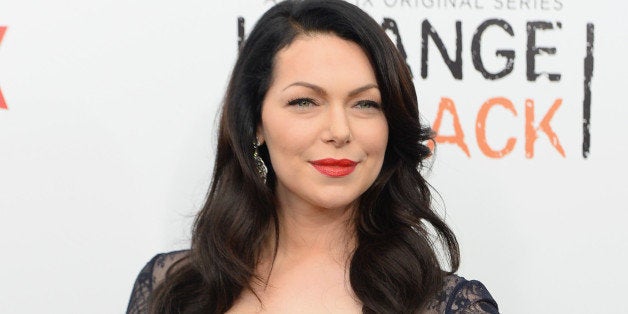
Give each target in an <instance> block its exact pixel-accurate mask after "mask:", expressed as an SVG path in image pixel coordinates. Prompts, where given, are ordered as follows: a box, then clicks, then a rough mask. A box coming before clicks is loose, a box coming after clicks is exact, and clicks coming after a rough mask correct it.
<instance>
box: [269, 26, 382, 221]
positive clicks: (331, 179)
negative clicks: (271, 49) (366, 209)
mask: <svg viewBox="0 0 628 314" xmlns="http://www.w3.org/2000/svg"><path fill="white" fill-rule="evenodd" d="M257 137H258V139H259V140H260V141H263V142H265V143H266V145H267V147H268V152H269V153H270V159H271V163H272V166H273V169H274V170H275V174H276V177H277V186H276V193H277V197H278V200H279V202H280V205H281V206H282V207H283V208H285V209H290V208H294V207H303V206H309V207H314V208H318V209H329V208H334V209H342V208H349V207H350V206H352V205H353V204H355V201H356V200H357V199H358V198H359V197H360V195H362V193H364V192H365V191H366V190H367V189H368V188H369V187H370V186H371V184H373V182H374V181H375V178H376V177H377V175H378V174H379V172H380V169H381V167H382V163H383V161H384V154H385V152H386V144H387V141H388V123H387V122H386V118H385V116H384V113H383V111H382V110H381V95H380V92H379V89H378V86H377V80H376V78H375V73H374V71H373V68H372V67H371V64H370V62H369V59H368V57H367V56H366V54H365V53H364V52H363V51H362V49H361V48H360V46H358V45H357V44H355V43H353V42H351V41H347V40H344V39H341V38H340V37H337V36H335V35H332V34H315V35H312V36H299V37H297V38H296V39H295V40H294V41H293V42H292V43H291V44H290V45H289V46H287V47H286V48H284V49H282V50H280V51H279V52H278V53H277V55H276V58H275V65H274V69H273V81H272V84H271V86H270V88H269V90H268V92H267V93H266V96H265V98H264V103H263V105H262V121H261V123H260V125H259V127H258V132H257Z"/></svg>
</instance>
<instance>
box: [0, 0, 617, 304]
mask: <svg viewBox="0 0 628 314" xmlns="http://www.w3.org/2000/svg"><path fill="white" fill-rule="evenodd" d="M351 2H353V3H356V4H358V5H360V6H361V7H362V8H364V9H365V10H366V11H367V12H369V13H370V14H372V16H373V17H374V18H375V19H376V20H378V21H379V22H381V21H383V19H384V18H391V19H393V20H395V21H396V24H397V26H398V30H399V34H400V36H401V38H402V42H403V45H404V48H405V50H406V52H407V53H408V63H409V65H410V67H411V69H412V71H413V73H414V75H415V83H416V85H417V89H418V93H419V95H420V96H419V97H420V103H421V110H422V115H423V117H424V119H425V120H426V121H427V122H429V123H433V122H434V121H435V120H436V117H437V113H438V111H439V103H440V102H441V99H442V98H449V99H451V100H452V101H453V103H454V105H455V109H456V113H457V116H458V121H459V125H460V129H459V130H456V129H455V128H454V119H453V118H452V111H451V110H449V111H447V110H444V111H442V112H441V113H442V120H441V126H440V132H441V134H442V135H444V136H447V135H454V134H455V133H456V132H457V135H458V139H461V138H462V137H461V133H460V132H462V133H464V139H463V141H464V143H465V145H466V147H467V150H468V156H467V154H466V153H465V152H464V151H463V149H461V146H458V145H455V144H451V143H441V144H440V145H439V146H438V149H437V153H436V159H435V161H434V164H433V167H432V170H431V172H430V173H428V174H427V176H428V179H429V180H430V182H431V183H432V184H433V185H434V186H435V188H436V189H437V190H438V191H439V192H440V195H441V197H442V200H439V201H438V203H437V207H438V209H439V210H440V211H441V212H446V217H447V221H448V222H449V223H450V224H451V225H452V226H453V228H454V230H455V231H456V233H457V235H458V237H459V240H460V242H461V246H462V266H461V269H460V274H462V275H463V276H465V277H467V278H477V279H480V280H481V281H483V282H484V283H485V285H486V286H487V287H488V288H489V290H490V291H491V293H492V294H493V296H494V297H495V298H496V299H497V301H498V303H499V305H500V309H501V310H502V311H503V312H505V313H593V312H595V313H617V312H621V311H625V304H624V302H623V295H624V292H625V287H624V285H623V283H624V282H626V280H628V276H627V275H626V274H625V272H624V270H623V268H624V265H625V264H626V263H627V262H628V258H627V257H628V253H627V252H628V244H627V242H628V241H627V239H628V231H626V230H625V228H623V227H624V224H625V221H626V220H627V218H628V214H627V213H626V212H627V209H628V206H627V205H626V201H625V199H624V196H625V195H626V194H628V184H627V183H626V182H625V178H626V176H627V175H628V166H626V164H625V162H622V161H623V160H622V159H623V158H624V157H625V156H626V155H628V145H627V144H626V143H625V140H626V137H627V136H628V128H627V126H626V125H627V124H626V122H625V121H624V120H625V119H626V118H628V106H626V105H625V99H624V98H623V96H622V95H623V89H625V85H626V83H627V82H626V71H627V70H628V64H627V61H626V58H625V55H626V53H627V52H628V44H627V41H626V32H628V26H626V25H627V24H626V23H625V21H624V20H623V19H624V16H623V14H624V12H626V11H627V10H628V5H627V4H626V3H625V2H620V1H610V0H606V1H595V2H594V1H570V0H530V1H519V0H516V1H515V0H510V1H507V0H472V1H461V0H448V1H445V0H405V1H401V0H371V1H366V0H365V1H363V0H359V1H351ZM272 3H273V1H267V0H248V1H244V0H241V1H224V2H220V3H218V2H210V1H200V0H188V1H179V2H176V3H175V2H173V1H155V0H152V1H149V0H135V1H113V0H109V1H105V0H100V1H80V0H53V1H50V0H48V1H46V0H21V1H10V0H0V27H6V29H5V30H6V31H5V33H4V36H3V37H2V38H1V41H0V91H1V92H2V95H3V96H4V103H2V102H0V248H1V249H2V257H1V258H0V313H121V312H123V311H124V310H125V308H126V303H127V301H128V296H129V294H130V291H131V287H132V284H133V281H134V279H135V276H136V275H137V273H138V272H139V270H140V269H141V267H142V266H143V265H144V263H145V262H147V261H148V260H149V259H150V258H151V257H152V256H153V255H154V254H156V253H158V252H162V251H170V250H174V249H179V248H186V247H187V246H188V243H189V230H190V224H191V222H192V219H193V215H194V213H195V212H196V211H197V210H198V209H199V206H200V205H201V204H202V201H203V197H204V194H205V191H206V189H207V185H208V182H209V177H210V175H211V168H212V162H213V161H212V155H213V153H214V145H215V136H214V130H215V126H216V117H215V115H216V109H217V108H218V105H219V103H220V101H221V98H222V94H223V92H224V88H225V85H226V82H227V79H228V75H229V71H230V68H231V66H232V65H233V63H234V60H235V57H236V51H237V49H236V45H237V18H238V17H239V16H241V17H243V18H244V19H245V29H246V32H247V33H248V31H250V29H251V28H252V26H253V24H254V21H255V20H257V18H258V17H259V16H260V15H261V13H262V12H263V11H265V10H266V9H268V8H269V7H270V6H271V5H272ZM452 3H454V4H456V6H455V7H452ZM525 3H527V4H528V7H526V6H525ZM493 18H494V19H503V20H504V21H506V22H507V23H508V24H509V25H511V26H512V29H513V34H514V36H510V35H508V34H507V33H505V32H504V31H503V30H501V29H499V28H497V27H492V28H488V29H487V30H486V32H485V33H484V35H483V37H482V46H481V47H482V49H481V51H482V52H481V56H482V58H483V60H484V64H485V66H486V67H487V69H489V70H490V71H492V72H497V71H499V70H500V69H501V68H503V66H504V59H503V58H500V57H496V56H495V50H496V49H511V50H514V51H515V59H514V69H513V71H512V73H510V74H509V75H508V76H506V77H504V78H502V79H499V80H494V81H491V80H487V79H484V77H483V76H482V75H481V74H480V72H478V71H477V70H475V68H474V66H473V62H472V55H471V41H472V37H473V35H474V33H475V32H476V28H477V27H478V26H479V25H480V24H481V23H482V22H483V21H485V20H487V19H493ZM425 20H427V21H428V22H429V23H430V24H431V25H432V26H433V28H434V30H435V31H436V32H437V33H438V34H439V36H440V37H441V38H442V40H443V43H444V46H445V47H446V49H447V51H448V53H449V56H450V57H452V58H453V57H454V51H455V43H456V41H455V40H456V33H455V23H456V21H460V22H461V35H462V41H461V43H462V46H461V49H462V54H461V59H462V68H461V70H462V79H455V78H453V76H452V74H451V73H450V72H449V70H448V68H447V66H446V65H445V63H444V62H443V58H442V57H441V55H440V54H439V53H438V50H437V49H436V46H435V45H434V43H433V41H432V40H431V39H430V41H429V44H428V51H429V52H428V57H429V58H428V62H427V64H428V72H427V75H426V76H425V77H422V76H421V25H422V23H423V21H425ZM531 21H547V22H550V23H551V24H552V26H553V29H551V30H544V31H543V30H536V32H535V34H536V44H537V46H544V47H555V48H556V53H555V54H553V55H552V54H541V55H538V56H536V57H535V58H536V71H537V72H551V73H560V74H561V79H560V80H559V81H554V82H550V81H549V80H548V77H547V76H544V75H542V76H540V77H539V78H538V79H537V80H536V81H528V80H527V79H526V45H527V40H528V39H527V30H526V23H528V22H531ZM558 23H560V25H561V26H560V28H559V27H558ZM587 23H591V24H593V25H594V38H595V40H594V49H593V57H594V69H593V77H592V83H591V93H592V98H591V99H592V100H591V124H590V125H591V128H590V129H591V139H590V144H591V146H590V154H589V156H588V158H584V157H583V155H582V142H583V136H582V119H583V116H582V112H583V101H584V79H585V78H584V58H585V56H586V52H587V47H586V44H587V41H586V34H587ZM1 30H2V28H0V34H1ZM391 35H394V34H391ZM393 37H394V36H393ZM495 97H503V98H506V99H508V100H509V101H510V102H511V103H512V108H511V109H512V110H511V111H509V110H507V109H505V108H503V107H493V108H492V109H491V110H490V111H489V113H488V118H487V119H486V122H485V130H486V143H487V145H488V146H490V147H492V148H493V149H494V150H500V149H501V148H503V147H504V146H505V143H506V141H507V140H508V138H511V137H512V138H515V140H516V142H515V144H514V146H513V147H512V150H511V151H510V152H509V153H507V154H505V155H503V156H502V157H501V158H491V157H488V156H487V154H486V153H484V152H483V151H482V150H481V148H480V145H479V144H478V142H477V135H476V124H477V123H476V122H477V121H476V117H477V115H478V112H480V108H481V106H482V104H483V103H484V102H486V101H487V100H489V99H491V98H495ZM526 99H532V100H533V101H534V115H535V118H534V119H531V118H530V117H529V116H528V118H526V106H525V103H526ZM556 99H562V105H561V106H560V107H559V108H558V109H557V110H556V112H555V114H554V116H553V117H552V118H551V120H549V125H550V126H551V130H552V131H553V132H554V133H555V134H556V136H557V138H558V140H559V142H556V141H554V142H552V141H550V140H549V137H548V135H547V134H546V132H543V131H542V130H540V129H538V130H537V131H536V133H537V136H538V139H537V140H536V142H534V143H533V144H534V145H533V146H534V155H533V156H529V157H530V158H529V157H526V149H525V147H526V136H528V140H529V139H531V136H530V135H533V134H534V130H535V129H536V128H537V126H539V123H540V122H541V120H542V119H543V117H545V116H546V113H547V112H548V110H549V108H550V107H551V106H552V104H553V103H554V101H555V100H556ZM4 107H6V108H4ZM513 112H514V113H513ZM515 114H516V115H515ZM526 119H528V122H529V123H531V124H530V125H529V130H528V131H529V132H532V133H529V134H528V135H526ZM532 120H533V121H532ZM557 143H560V146H561V147H562V150H563V152H564V156H563V155H561V153H559V150H558V149H557V148H556V145H557Z"/></svg>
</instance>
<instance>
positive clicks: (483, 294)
mask: <svg viewBox="0 0 628 314" xmlns="http://www.w3.org/2000/svg"><path fill="white" fill-rule="evenodd" d="M188 252H189V251H176V252H170V253H163V254H158V255H156V256H155V257H153V258H152V259H151V260H150V261H149V262H148V263H147V264H146V266H144V268H142V270H141V271H140V273H139V275H138V276H137V279H136V281H135V284H134V285H133V292H132V293H131V299H130V300H129V305H128V307H127V311H126V312H127V314H146V313H148V302H149V299H150V294H151V292H152V291H153V288H154V287H155V286H157V285H158V284H159V283H161V282H162V281H163V280H164V279H165V277H166V274H167V272H168V269H169V268H170V267H171V266H172V265H173V264H174V263H175V262H177V261H178V260H180V259H182V258H184V257H186V256H187V255H188ZM470 313H479V314H497V313H499V311H498V307H497V303H496V302H495V300H494V299H493V297H492V296H491V294H490V293H489V292H488V289H486V287H485V286H484V285H483V284H482V283H481V282H479V281H477V280H466V279H464V278H463V277H460V276H456V275H450V276H447V277H445V283H444V285H443V288H442V289H441V291H440V292H439V293H437V294H436V296H435V297H434V298H433V299H432V300H431V301H429V302H428V303H427V305H426V307H425V310H424V311H423V314H470Z"/></svg>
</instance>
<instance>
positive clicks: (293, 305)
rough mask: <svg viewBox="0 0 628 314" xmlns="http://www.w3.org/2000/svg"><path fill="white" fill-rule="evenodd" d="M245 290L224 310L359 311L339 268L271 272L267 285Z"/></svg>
mask: <svg viewBox="0 0 628 314" xmlns="http://www.w3.org/2000/svg"><path fill="white" fill-rule="evenodd" d="M255 289H256V293H257V297H259V299H258V298H257V297H256V296H255V294H254V293H253V292H252V291H250V290H244V291H243V292H242V294H241V295H240V297H239V298H238V300H237V301H236V302H235V304H234V305H233V307H232V308H231V309H230V310H229V311H228V312H227V313H361V312H362V305H361V304H360V302H359V300H357V298H356V297H355V295H354V294H353V291H352V290H351V287H350V284H349V282H348V278H347V275H346V274H345V272H344V271H343V270H342V269H333V268H317V267H309V268H300V269H298V270H294V271H284V272H273V275H272V276H271V278H270V279H269V282H268V285H265V286H256V287H255Z"/></svg>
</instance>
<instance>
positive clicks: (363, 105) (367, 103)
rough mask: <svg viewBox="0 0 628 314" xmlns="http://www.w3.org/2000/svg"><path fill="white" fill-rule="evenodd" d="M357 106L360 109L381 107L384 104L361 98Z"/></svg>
mask: <svg viewBox="0 0 628 314" xmlns="http://www.w3.org/2000/svg"><path fill="white" fill-rule="evenodd" d="M355 107H357V108H359V109H370V108H373V109H380V108H381V107H382V106H381V105H380V104H378V103H377V102H375V101H372V100H361V101H358V103H357V104H356V105H355Z"/></svg>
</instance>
